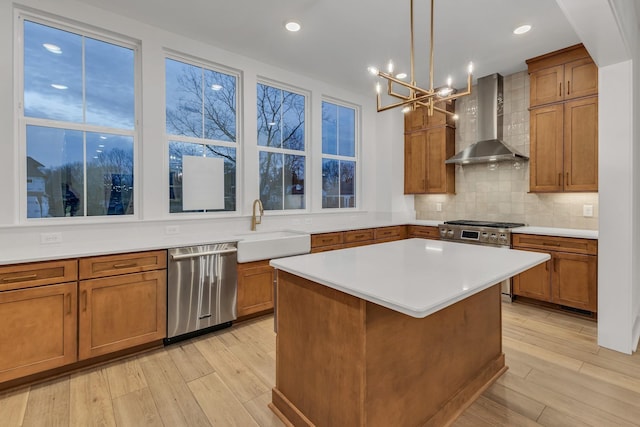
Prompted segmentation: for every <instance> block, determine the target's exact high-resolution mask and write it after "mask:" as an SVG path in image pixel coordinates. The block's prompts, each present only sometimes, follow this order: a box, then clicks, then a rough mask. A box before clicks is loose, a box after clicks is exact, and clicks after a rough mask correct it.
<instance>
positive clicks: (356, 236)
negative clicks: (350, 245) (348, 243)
mask: <svg viewBox="0 0 640 427" xmlns="http://www.w3.org/2000/svg"><path fill="white" fill-rule="evenodd" d="M365 236H366V235H365V234H356V235H355V236H353V237H354V238H356V239H361V238H363V237H365Z"/></svg>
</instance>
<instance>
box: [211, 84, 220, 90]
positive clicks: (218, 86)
mask: <svg viewBox="0 0 640 427" xmlns="http://www.w3.org/2000/svg"><path fill="white" fill-rule="evenodd" d="M211 89H212V90H220V89H222V85H218V84H212V85H211Z"/></svg>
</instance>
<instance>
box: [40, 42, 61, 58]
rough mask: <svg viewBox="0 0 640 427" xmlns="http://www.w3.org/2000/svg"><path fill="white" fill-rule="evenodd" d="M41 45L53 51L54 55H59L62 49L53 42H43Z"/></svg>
mask: <svg viewBox="0 0 640 427" xmlns="http://www.w3.org/2000/svg"><path fill="white" fill-rule="evenodd" d="M42 47H44V48H45V49H47V50H48V51H49V52H51V53H55V54H56V55H60V54H61V53H62V49H60V46H58V45H55V44H51V43H44V44H43V45H42Z"/></svg>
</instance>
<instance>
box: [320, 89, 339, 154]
mask: <svg viewBox="0 0 640 427" xmlns="http://www.w3.org/2000/svg"><path fill="white" fill-rule="evenodd" d="M322 153H323V154H338V106H337V105H335V104H331V103H330V102H322Z"/></svg>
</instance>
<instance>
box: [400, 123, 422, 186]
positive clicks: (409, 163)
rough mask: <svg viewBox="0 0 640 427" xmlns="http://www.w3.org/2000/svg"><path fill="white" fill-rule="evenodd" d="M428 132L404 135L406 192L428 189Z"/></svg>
mask: <svg viewBox="0 0 640 427" xmlns="http://www.w3.org/2000/svg"><path fill="white" fill-rule="evenodd" d="M426 135H427V134H426V132H424V131H423V132H417V133H412V134H408V135H405V137H404V193H405V194H420V193H424V192H425V189H426V169H425V139H426Z"/></svg>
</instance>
